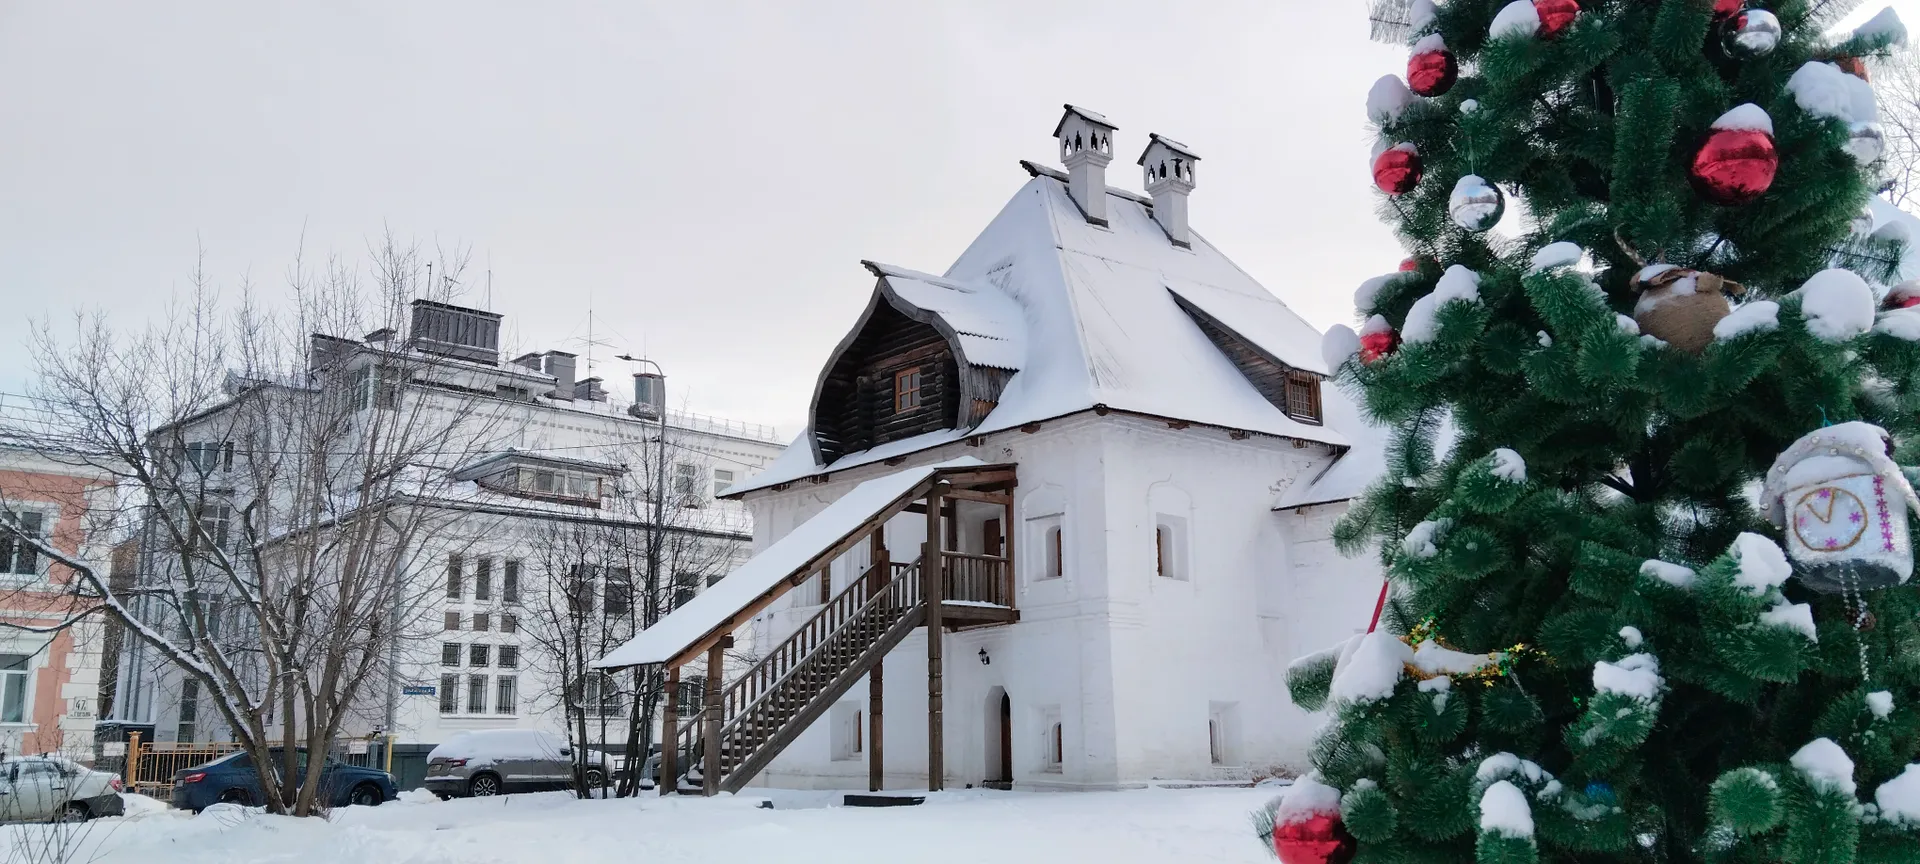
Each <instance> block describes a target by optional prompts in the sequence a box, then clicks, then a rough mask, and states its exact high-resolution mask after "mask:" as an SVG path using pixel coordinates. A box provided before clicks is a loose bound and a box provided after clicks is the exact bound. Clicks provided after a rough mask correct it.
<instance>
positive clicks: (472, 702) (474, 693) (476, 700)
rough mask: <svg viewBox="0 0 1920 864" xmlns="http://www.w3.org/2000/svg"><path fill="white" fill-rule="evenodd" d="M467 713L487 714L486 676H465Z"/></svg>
mask: <svg viewBox="0 0 1920 864" xmlns="http://www.w3.org/2000/svg"><path fill="white" fill-rule="evenodd" d="M467 713H468V714H485V713H487V676H485V675H470V676H467Z"/></svg>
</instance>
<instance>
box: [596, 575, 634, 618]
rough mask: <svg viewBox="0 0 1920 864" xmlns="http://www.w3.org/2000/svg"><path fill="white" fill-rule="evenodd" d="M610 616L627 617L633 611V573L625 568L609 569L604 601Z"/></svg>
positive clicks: (604, 606)
mask: <svg viewBox="0 0 1920 864" xmlns="http://www.w3.org/2000/svg"><path fill="white" fill-rule="evenodd" d="M602 604H603V606H602V608H604V609H605V610H606V612H607V614H608V615H625V614H627V613H629V612H632V611H633V571H632V570H629V569H627V568H625V567H610V568H608V569H607V585H606V593H605V599H604V600H603V601H602Z"/></svg>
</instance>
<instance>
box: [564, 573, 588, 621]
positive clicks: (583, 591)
mask: <svg viewBox="0 0 1920 864" xmlns="http://www.w3.org/2000/svg"><path fill="white" fill-rule="evenodd" d="M567 612H568V613H569V614H572V615H592V614H593V568H592V567H587V566H585V565H581V564H575V565H572V566H571V567H568V568H567Z"/></svg>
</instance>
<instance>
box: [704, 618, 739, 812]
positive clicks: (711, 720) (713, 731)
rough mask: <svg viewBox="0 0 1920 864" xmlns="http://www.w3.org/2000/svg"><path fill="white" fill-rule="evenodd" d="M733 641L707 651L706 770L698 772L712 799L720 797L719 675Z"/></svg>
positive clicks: (721, 640)
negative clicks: (728, 646)
mask: <svg viewBox="0 0 1920 864" xmlns="http://www.w3.org/2000/svg"><path fill="white" fill-rule="evenodd" d="M732 641H733V640H732V638H730V637H728V638H722V639H720V640H719V641H717V642H715V643H713V647H712V648H708V649H707V687H706V692H704V693H702V694H701V696H702V699H701V701H702V702H704V703H706V704H705V705H704V706H703V707H704V708H705V709H706V712H705V713H706V730H705V732H706V734H705V736H704V737H705V738H706V745H707V746H706V757H707V758H706V766H705V767H703V768H701V769H700V786H701V793H702V794H704V795H706V796H708V797H712V796H714V795H718V794H720V701H721V695H722V692H723V691H722V689H721V685H720V672H721V669H722V667H723V665H724V664H725V662H726V647H725V646H726V644H727V643H729V642H732Z"/></svg>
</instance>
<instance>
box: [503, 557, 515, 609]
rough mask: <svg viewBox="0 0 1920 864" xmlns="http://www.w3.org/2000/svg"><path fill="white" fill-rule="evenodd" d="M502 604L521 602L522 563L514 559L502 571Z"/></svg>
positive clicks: (509, 560)
mask: <svg viewBox="0 0 1920 864" xmlns="http://www.w3.org/2000/svg"><path fill="white" fill-rule="evenodd" d="M500 602H502V603H507V604H513V603H518V602H520V562H519V561H516V560H514V559H512V558H509V559H507V563H506V566H504V567H502V568H501V569H500Z"/></svg>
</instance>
